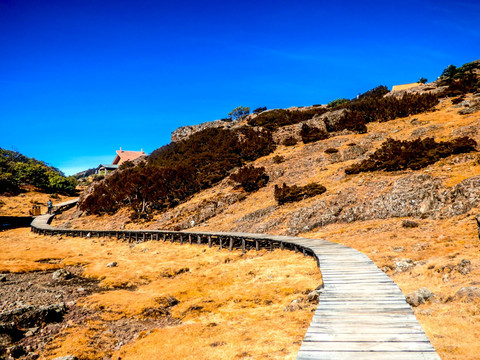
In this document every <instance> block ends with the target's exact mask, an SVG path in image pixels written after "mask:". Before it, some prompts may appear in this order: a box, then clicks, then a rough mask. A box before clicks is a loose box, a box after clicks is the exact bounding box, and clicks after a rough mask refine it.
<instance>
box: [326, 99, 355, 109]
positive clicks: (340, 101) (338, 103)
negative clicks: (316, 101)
mask: <svg viewBox="0 0 480 360" xmlns="http://www.w3.org/2000/svg"><path fill="white" fill-rule="evenodd" d="M349 102H350V100H348V99H336V100H333V101H330V102H329V103H328V105H327V107H328V108H336V107H340V106H342V105H346V104H348V103H349Z"/></svg>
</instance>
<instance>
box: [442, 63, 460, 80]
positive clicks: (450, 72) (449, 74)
mask: <svg viewBox="0 0 480 360" xmlns="http://www.w3.org/2000/svg"><path fill="white" fill-rule="evenodd" d="M456 73H457V67H456V66H455V65H448V66H447V67H446V68H445V69H444V70H443V72H442V74H441V75H440V78H441V79H450V78H453V76H454V75H455V74H456Z"/></svg>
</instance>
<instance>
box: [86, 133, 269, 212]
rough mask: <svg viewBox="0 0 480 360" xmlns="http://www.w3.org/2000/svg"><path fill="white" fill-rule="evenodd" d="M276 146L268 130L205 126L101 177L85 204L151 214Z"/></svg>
mask: <svg viewBox="0 0 480 360" xmlns="http://www.w3.org/2000/svg"><path fill="white" fill-rule="evenodd" d="M274 149H275V145H274V143H273V139H272V134H271V133H270V132H268V131H255V130H253V129H251V128H247V127H243V128H240V129H236V130H226V129H221V128H209V129H205V130H203V131H199V132H197V133H195V134H193V135H192V136H190V137H189V138H187V139H185V140H182V141H179V142H175V143H172V144H169V145H166V146H163V147H161V148H159V149H157V150H155V151H154V152H153V153H152V154H151V155H150V156H149V157H148V162H147V163H143V162H142V163H139V164H138V165H136V166H134V167H127V168H125V169H122V170H119V171H116V172H114V173H113V174H112V175H111V176H108V177H107V178H105V179H104V181H102V182H99V183H96V185H95V186H94V189H93V191H92V193H91V194H90V195H89V196H88V197H87V198H85V199H83V200H82V202H81V203H80V204H79V206H80V209H82V210H84V211H86V212H87V213H90V214H102V213H114V212H116V211H117V210H118V209H120V208H121V207H124V206H129V207H130V208H131V209H132V210H133V214H132V219H138V218H145V217H148V216H149V214H150V213H151V212H152V211H153V210H163V209H167V208H171V207H174V206H176V205H178V204H179V203H181V202H182V201H185V200H186V199H187V198H188V197H189V196H191V195H193V194H194V193H196V192H198V191H200V190H201V189H205V188H208V187H210V186H212V185H213V184H215V183H217V182H218V181H220V180H222V179H223V178H225V177H226V176H227V175H228V173H229V171H231V170H232V169H233V168H235V167H239V166H241V165H242V164H243V163H244V162H246V161H252V160H255V159H257V158H259V157H261V156H265V155H268V154H270V153H271V152H273V151H274Z"/></svg>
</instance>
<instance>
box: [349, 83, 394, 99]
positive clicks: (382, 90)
mask: <svg viewBox="0 0 480 360" xmlns="http://www.w3.org/2000/svg"><path fill="white" fill-rule="evenodd" d="M389 92H390V90H388V87H386V86H385V85H379V86H377V87H374V88H373V89H371V90H368V91H366V92H364V93H363V94H360V95H358V97H357V99H356V100H362V99H366V98H382V97H383V96H384V95H385V94H388V93H389ZM356 100H353V101H356Z"/></svg>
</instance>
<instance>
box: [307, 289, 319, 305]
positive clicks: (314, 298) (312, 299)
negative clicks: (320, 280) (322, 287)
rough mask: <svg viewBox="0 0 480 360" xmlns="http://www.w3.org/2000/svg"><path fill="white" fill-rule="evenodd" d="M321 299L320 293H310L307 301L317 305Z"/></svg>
mask: <svg viewBox="0 0 480 360" xmlns="http://www.w3.org/2000/svg"><path fill="white" fill-rule="evenodd" d="M318 299H319V293H318V292H317V291H315V290H314V291H310V292H309V293H308V295H307V301H308V302H311V303H317V302H318Z"/></svg>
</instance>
